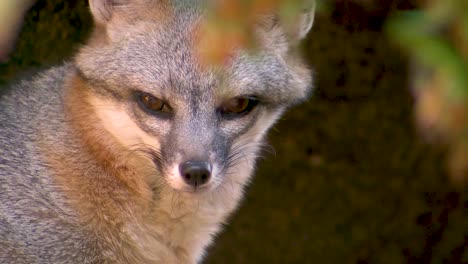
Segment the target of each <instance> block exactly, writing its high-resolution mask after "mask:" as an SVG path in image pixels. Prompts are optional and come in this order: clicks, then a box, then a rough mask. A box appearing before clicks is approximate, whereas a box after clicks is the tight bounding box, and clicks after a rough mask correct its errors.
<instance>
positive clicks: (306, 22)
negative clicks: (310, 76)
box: [260, 0, 316, 53]
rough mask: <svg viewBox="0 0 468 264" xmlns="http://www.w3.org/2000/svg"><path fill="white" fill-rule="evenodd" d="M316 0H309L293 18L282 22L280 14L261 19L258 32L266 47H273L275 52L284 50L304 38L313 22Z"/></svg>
mask: <svg viewBox="0 0 468 264" xmlns="http://www.w3.org/2000/svg"><path fill="white" fill-rule="evenodd" d="M315 1H316V0H309V1H307V2H308V6H306V7H304V8H303V9H302V12H300V14H299V15H298V16H297V17H296V19H293V21H287V23H286V22H283V21H282V20H281V19H280V15H279V14H278V13H277V14H271V15H267V16H266V17H264V19H263V20H261V23H260V25H262V26H261V27H260V32H262V33H263V34H261V35H262V36H263V41H264V45H265V47H266V48H273V49H275V50H277V52H280V53H282V52H285V51H287V50H289V49H290V47H291V46H295V45H296V44H297V43H298V42H299V41H300V40H302V39H303V38H305V37H306V36H307V34H308V33H309V31H310V29H311V28H312V26H313V24H314V18H315V9H316V3H315Z"/></svg>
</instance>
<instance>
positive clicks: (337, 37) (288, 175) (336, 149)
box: [0, 0, 468, 264]
mask: <svg viewBox="0 0 468 264" xmlns="http://www.w3.org/2000/svg"><path fill="white" fill-rule="evenodd" d="M346 11H347V10H346V9H344V12H345V13H344V14H345V15H346V17H347V18H348V22H346V21H343V20H339V19H336V14H337V13H336V12H335V13H334V15H335V17H332V16H325V15H322V16H319V17H318V18H317V21H316V23H315V27H314V29H313V32H311V34H310V35H309V38H308V39H307V41H306V42H305V44H304V49H305V51H306V52H305V54H306V55H305V56H306V57H307V59H308V61H310V64H311V65H313V67H314V68H315V72H316V73H315V76H316V84H315V86H316V89H315V93H314V95H313V97H312V98H311V99H310V100H309V101H308V102H307V103H305V104H303V105H300V106H298V107H296V108H294V109H292V110H291V111H290V112H288V113H287V114H286V115H285V116H284V117H283V118H282V120H280V122H279V123H278V125H277V126H276V127H275V129H273V130H272V131H271V133H270V136H269V138H270V142H271V144H272V145H273V146H274V147H275V149H276V155H269V154H267V155H266V156H265V159H264V160H262V161H260V163H259V167H258V170H257V173H256V177H255V179H254V180H253V182H252V184H251V186H250V187H249V188H248V191H247V194H246V197H245V199H244V202H243V203H242V205H241V206H240V208H239V210H238V211H237V212H236V213H235V214H234V215H233V216H232V218H231V220H230V221H229V223H228V224H227V226H226V229H225V231H224V232H223V233H222V234H221V235H219V237H218V238H217V239H216V241H215V243H214V245H213V246H212V247H211V248H210V250H209V253H208V257H207V259H206V261H205V262H206V263H389V264H390V263H467V262H468V253H467V252H466V250H465V249H466V247H467V246H468V242H467V240H468V225H467V221H466V219H467V217H468V195H467V193H466V192H462V191H457V190H455V189H454V188H453V187H452V186H451V185H450V183H449V181H448V178H447V175H446V173H445V168H444V164H445V154H444V151H443V148H441V147H437V146H434V145H430V144H428V143H425V142H424V141H423V140H422V139H421V138H420V137H419V136H418V133H417V131H416V129H415V125H414V122H413V113H412V111H413V110H412V107H413V98H412V96H411V93H410V90H409V89H408V83H409V82H408V73H407V69H406V68H407V66H406V65H407V59H406V58H405V56H404V55H403V54H402V52H401V51H400V50H398V49H396V48H395V47H393V46H392V45H391V41H390V40H389V39H388V38H387V37H386V36H385V35H384V34H383V33H382V32H381V27H379V26H377V27H376V26H375V24H372V23H369V24H365V23H364V24H359V25H358V26H356V24H355V23H353V20H352V18H353V17H352V16H349V14H347V13H346ZM362 15H363V16H365V15H366V14H362ZM349 18H351V19H349ZM362 19H363V20H362ZM372 19H375V18H374V17H372ZM361 20H362V21H365V17H364V18H361ZM369 21H371V22H372V21H373V22H375V21H374V20H369ZM91 24H92V23H91V18H90V16H89V14H88V11H87V5H86V3H85V1H59V0H48V1H46V0H40V1H38V3H37V4H36V5H35V6H34V7H33V9H32V10H31V12H30V13H29V15H28V16H27V18H26V23H25V27H24V29H23V32H22V33H21V36H20V41H19V42H18V45H17V50H16V51H15V53H14V54H13V55H12V57H11V60H10V62H9V63H8V64H5V65H1V66H0V83H6V82H7V81H9V80H11V79H12V78H13V77H14V76H15V75H17V74H20V73H21V72H23V71H24V70H28V69H32V68H38V67H43V66H47V65H51V64H55V63H61V62H62V61H63V60H64V59H65V58H67V57H69V56H70V55H71V54H73V51H74V50H76V49H77V47H79V45H80V43H82V41H83V40H84V39H85V38H86V36H87V34H88V32H89V29H90V27H91ZM431 261H432V262H431Z"/></svg>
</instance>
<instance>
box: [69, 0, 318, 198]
mask: <svg viewBox="0 0 468 264" xmlns="http://www.w3.org/2000/svg"><path fill="white" fill-rule="evenodd" d="M201 2H203V1H183V0H174V1H168V0H90V7H91V11H92V14H93V17H94V20H95V24H96V26H95V30H94V33H93V35H92V37H91V39H90V41H89V42H88V43H87V45H85V46H84V47H82V48H81V50H80V51H79V53H78V55H77V56H76V58H75V63H74V64H75V67H76V69H77V72H78V73H79V76H80V77H81V78H82V79H83V80H85V81H86V82H87V84H88V86H87V87H88V88H89V90H90V93H91V94H92V96H90V98H89V99H88V101H89V104H90V105H91V106H92V107H93V109H94V111H95V113H96V115H97V117H98V118H99V120H100V121H99V122H101V123H102V124H103V127H104V128H105V130H106V131H105V133H107V134H106V135H108V136H109V137H112V138H113V139H115V142H116V144H119V145H120V146H121V147H123V148H124V149H125V150H128V151H129V153H135V155H137V153H138V152H141V153H144V154H145V156H146V157H149V158H148V159H147V164H145V167H147V168H150V170H151V171H152V172H153V174H152V175H153V177H154V178H156V179H155V180H156V181H158V182H160V183H161V184H164V185H165V186H166V187H170V188H171V189H172V190H177V191H186V192H203V190H208V191H209V190H213V189H215V188H218V187H219V186H220V185H223V184H225V183H226V182H236V183H240V184H245V183H246V182H247V181H248V179H249V177H250V175H251V173H252V170H253V168H254V164H255V159H256V157H257V155H258V153H259V150H260V149H261V146H262V144H263V138H264V135H265V133H266V132H267V130H268V129H269V128H270V127H271V126H272V125H273V123H274V122H275V121H276V120H277V119H278V118H279V117H280V115H281V114H282V113H283V112H284V111H285V109H287V108H288V107H289V106H291V105H293V104H296V103H297V102H300V101H302V100H304V99H305V98H306V97H307V96H308V94H309V93H310V86H311V72H310V70H309V69H308V68H307V67H306V66H305V65H304V64H303V63H302V62H301V60H300V59H299V58H298V56H297V54H296V46H297V42H298V40H300V39H302V38H303V37H305V35H306V34H307V32H308V31H309V30H310V28H311V26H312V23H313V11H314V10H313V9H312V10H308V11H307V12H304V14H302V16H301V19H298V23H297V25H296V26H297V34H295V35H294V36H291V34H287V32H286V31H285V30H284V29H283V28H282V27H281V26H280V25H279V24H278V23H276V22H274V21H276V19H274V18H273V17H274V16H271V17H269V18H265V21H267V22H266V23H259V24H258V26H257V27H256V30H255V32H256V34H257V37H258V40H259V41H258V42H259V43H258V45H259V50H258V52H256V53H251V52H247V51H246V50H242V49H239V50H237V51H236V52H235V54H234V55H232V57H231V58H230V60H229V63H227V64H226V65H224V66H220V67H217V68H207V67H202V66H201V65H200V62H199V60H198V59H197V56H196V51H195V48H194V47H195V44H196V42H197V41H198V38H199V34H197V32H198V28H199V26H200V23H201V22H202V21H204V12H205V10H204V9H203V6H202V4H201ZM205 48H206V47H205ZM129 156H130V155H128V156H125V157H128V158H129V159H130V158H131V157H129Z"/></svg>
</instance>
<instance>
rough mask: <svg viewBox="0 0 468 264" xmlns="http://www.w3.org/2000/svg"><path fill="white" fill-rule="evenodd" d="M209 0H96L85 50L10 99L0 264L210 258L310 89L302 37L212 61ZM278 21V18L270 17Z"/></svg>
mask: <svg viewBox="0 0 468 264" xmlns="http://www.w3.org/2000/svg"><path fill="white" fill-rule="evenodd" d="M202 2H203V1H183V0H173V1H157V0H90V1H89V4H90V9H91V13H92V15H93V17H94V20H95V28H94V31H93V33H92V34H91V36H90V39H89V40H88V42H87V43H86V44H85V45H84V46H83V47H81V48H80V49H79V51H78V52H77V54H76V56H75V57H74V58H73V59H72V60H70V61H69V62H66V63H64V64H63V65H61V66H57V67H53V68H51V69H48V70H46V71H44V72H42V73H40V74H39V75H38V76H36V77H34V78H32V79H31V80H28V81H22V82H19V83H16V84H15V85H12V86H11V87H9V88H8V89H6V90H5V91H4V92H3V95H2V96H1V98H0V237H1V239H0V263H28V264H31V263H199V262H201V261H202V259H203V256H204V254H205V249H206V247H207V246H208V245H209V244H210V243H211V242H212V240H213V237H214V236H215V235H216V234H217V233H218V232H220V229H221V227H222V224H223V223H225V221H226V219H227V217H228V216H229V215H230V214H231V213H232V212H233V211H234V210H235V209H236V207H237V205H238V203H239V201H240V199H241V198H242V195H243V190H244V187H245V186H246V185H247V184H248V182H249V179H250V177H251V174H252V172H253V170H254V166H255V160H256V157H257V156H258V153H259V150H260V149H261V147H262V144H263V142H264V135H265V133H266V131H267V130H268V129H269V128H270V127H271V126H272V124H273V123H274V122H275V121H276V120H277V119H278V118H279V117H280V115H281V114H282V113H283V112H284V111H285V110H286V109H287V108H288V107H290V106H292V105H294V104H296V103H298V102H301V101H303V100H304V99H305V98H307V96H308V94H310V90H311V82H312V74H311V71H310V70H309V69H308V67H306V66H305V64H304V63H303V62H302V61H301V60H300V58H299V56H298V55H297V52H296V50H297V42H298V41H299V40H300V39H302V38H303V37H305V35H306V34H307V32H308V31H309V30H310V28H311V26H312V24H313V17H314V16H313V9H310V10H309V9H308V11H307V12H306V11H304V13H303V15H301V17H300V19H298V22H297V34H289V33H288V34H287V33H286V30H284V29H283V27H282V26H281V25H280V24H279V23H277V22H276V21H277V19H275V18H274V16H265V23H263V22H262V23H259V24H258V26H256V30H255V32H256V35H258V36H257V39H258V45H259V49H258V52H255V53H251V52H247V51H246V50H242V49H239V50H237V51H236V53H235V54H234V55H233V56H232V57H231V58H230V61H229V63H228V64H226V65H224V66H222V67H218V68H216V69H214V68H210V69H209V68H207V67H201V66H200V63H199V61H198V60H197V58H196V56H194V52H193V50H194V49H193V46H194V42H195V41H196V39H195V38H198V37H199V36H197V34H193V32H194V31H196V27H197V25H198V24H199V23H200V21H202V20H203V18H204V13H205V8H204V7H203V4H202ZM267 22H269V23H267Z"/></svg>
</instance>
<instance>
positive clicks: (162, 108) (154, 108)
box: [136, 92, 171, 112]
mask: <svg viewBox="0 0 468 264" xmlns="http://www.w3.org/2000/svg"><path fill="white" fill-rule="evenodd" d="M136 96H137V101H138V103H139V104H140V106H141V107H143V108H144V109H145V110H148V111H151V112H170V111H171V109H170V107H169V105H167V104H166V103H165V102H164V101H163V100H161V99H159V98H156V97H154V96H152V95H151V94H148V93H144V92H138V93H137V95H136Z"/></svg>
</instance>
